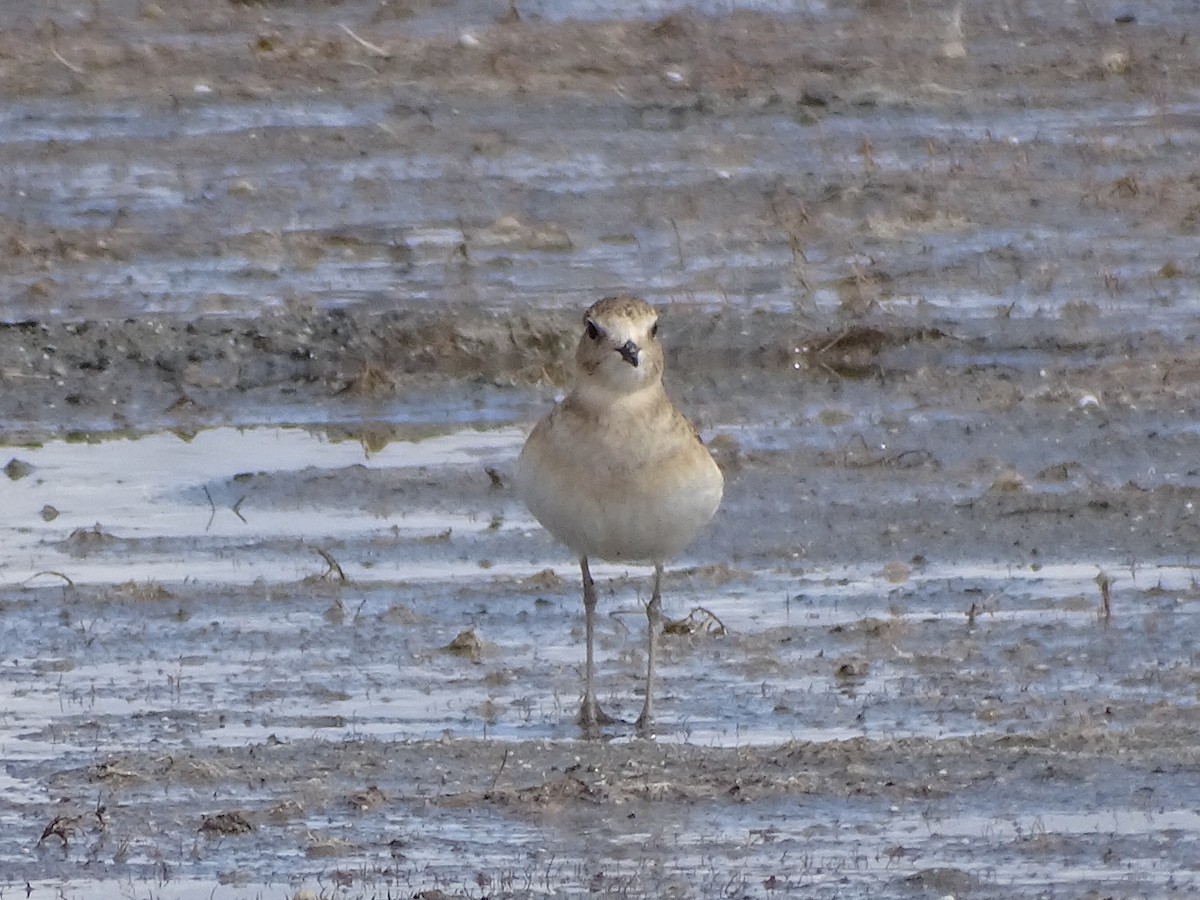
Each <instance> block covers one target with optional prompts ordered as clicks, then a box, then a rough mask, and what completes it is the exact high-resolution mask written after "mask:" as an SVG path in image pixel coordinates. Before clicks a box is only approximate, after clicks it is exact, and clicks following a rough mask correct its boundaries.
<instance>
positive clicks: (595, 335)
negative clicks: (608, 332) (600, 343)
mask: <svg viewBox="0 0 1200 900" xmlns="http://www.w3.org/2000/svg"><path fill="white" fill-rule="evenodd" d="M587 336H588V337H590V338H591V339H592V340H593V341H594V340H598V339H599V337H600V329H599V327H598V326H597V325H596V323H595V322H593V321H592V320H591V319H588V320H587Z"/></svg>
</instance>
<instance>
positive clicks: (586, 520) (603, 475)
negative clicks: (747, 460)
mask: <svg viewBox="0 0 1200 900" xmlns="http://www.w3.org/2000/svg"><path fill="white" fill-rule="evenodd" d="M723 487H724V480H723V478H722V476H721V472H720V470H719V469H718V468H717V465H716V463H714V462H713V459H712V457H711V456H710V455H709V453H708V451H707V450H706V449H705V448H704V446H703V445H702V444H701V443H700V441H699V440H698V439H697V438H696V436H695V434H694V432H693V431H692V429H691V426H690V425H689V424H688V423H687V421H686V420H685V419H684V418H683V417H682V416H681V415H679V414H678V413H677V412H676V411H675V410H674V408H672V407H670V406H669V405H668V406H667V407H666V408H665V409H664V411H663V414H662V415H658V416H655V417H653V418H651V419H649V420H646V419H645V418H644V417H643V418H627V419H623V418H622V417H620V416H616V417H609V418H608V419H607V420H605V421H603V422H598V421H595V420H592V421H590V422H589V421H584V420H583V419H581V417H580V416H579V415H578V414H575V413H573V412H572V411H571V410H569V409H568V410H564V409H563V408H562V407H559V408H557V409H556V410H555V412H554V413H553V414H552V415H551V416H549V417H547V419H545V420H543V422H542V423H540V424H539V425H538V427H537V428H536V429H534V432H533V434H531V435H530V437H529V440H528V441H527V442H526V445H525V448H524V449H523V450H522V452H521V456H520V459H519V460H518V465H517V488H518V490H519V492H520V493H521V496H522V497H523V499H524V500H525V503H526V505H527V506H528V507H529V510H530V512H532V513H533V515H534V517H535V518H536V519H537V520H538V521H539V522H540V523H541V524H542V525H543V526H544V527H545V528H546V530H547V531H549V532H550V533H551V534H552V535H554V537H555V538H557V539H558V540H559V541H561V542H562V543H564V544H566V545H567V546H568V547H570V548H571V549H572V550H573V551H575V552H576V553H578V554H580V555H586V556H593V557H599V558H602V559H609V560H629V561H664V560H666V559H669V558H670V557H672V556H674V555H676V554H677V553H679V552H680V551H681V550H682V549H683V548H684V547H686V546H687V545H688V544H689V543H690V542H691V541H692V540H693V539H694V538H695V536H696V535H697V534H698V533H699V531H700V529H702V528H703V527H704V526H705V525H706V524H707V523H708V522H709V520H711V519H712V517H713V515H714V514H715V513H716V510H717V507H718V505H719V504H720V502H721V495H722V492H723Z"/></svg>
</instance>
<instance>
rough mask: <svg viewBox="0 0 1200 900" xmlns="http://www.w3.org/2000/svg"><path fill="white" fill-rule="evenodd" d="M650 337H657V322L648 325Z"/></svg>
mask: <svg viewBox="0 0 1200 900" xmlns="http://www.w3.org/2000/svg"><path fill="white" fill-rule="evenodd" d="M650 337H658V322H657V321H656V322H655V323H654V324H653V325H651V326H650Z"/></svg>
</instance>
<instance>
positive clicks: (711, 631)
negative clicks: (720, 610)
mask: <svg viewBox="0 0 1200 900" xmlns="http://www.w3.org/2000/svg"><path fill="white" fill-rule="evenodd" d="M699 632H703V633H704V634H707V635H711V636H713V637H722V636H723V635H726V634H728V633H729V630H728V629H727V628H726V627H725V623H724V622H722V621H721V619H720V617H719V616H718V615H717V614H716V613H715V612H713V611H712V610H710V609H705V608H704V607H703V606H696V607H693V608H692V611H691V612H689V613H688V614H687V615H686V616H684V617H683V618H682V619H668V620H667V621H666V622H664V623H663V634H697V633H699Z"/></svg>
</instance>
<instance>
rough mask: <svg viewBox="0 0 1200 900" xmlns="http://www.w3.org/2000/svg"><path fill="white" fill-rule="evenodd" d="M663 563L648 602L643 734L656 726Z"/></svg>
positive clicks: (640, 727) (641, 718)
mask: <svg viewBox="0 0 1200 900" xmlns="http://www.w3.org/2000/svg"><path fill="white" fill-rule="evenodd" d="M662 575H663V565H662V563H655V564H654V591H653V593H651V595H650V602H649V603H647V604H646V702H645V704H643V706H642V714H641V715H640V716H638V720H637V729H638V731H640V732H642V733H643V734H644V733H646V732H648V731H650V729H651V728H653V727H654V711H653V707H654V654H655V650H656V648H657V644H658V629H659V626H660V625H661V624H662Z"/></svg>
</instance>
